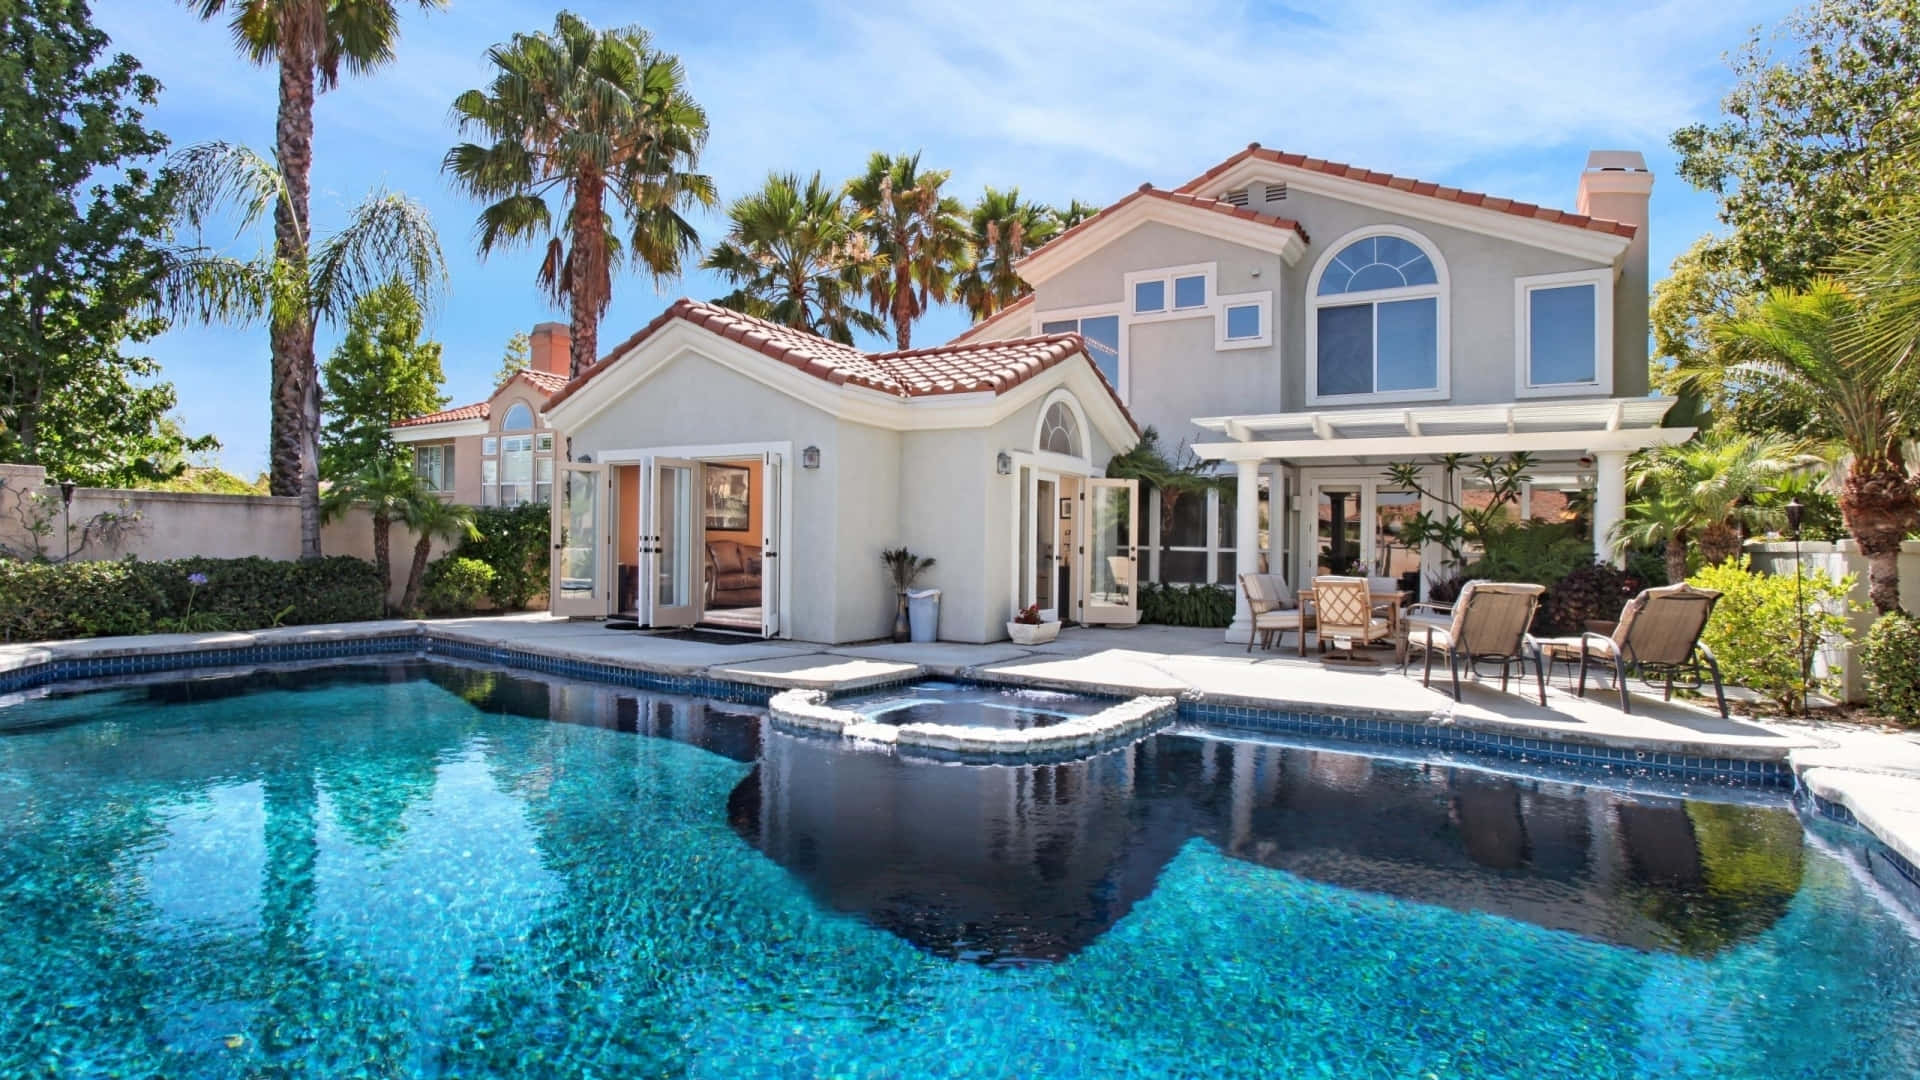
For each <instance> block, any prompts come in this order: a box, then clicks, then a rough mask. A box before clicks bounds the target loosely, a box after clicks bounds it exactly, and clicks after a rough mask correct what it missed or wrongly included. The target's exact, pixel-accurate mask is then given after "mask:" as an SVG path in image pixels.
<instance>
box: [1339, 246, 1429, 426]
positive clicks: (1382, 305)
mask: <svg viewBox="0 0 1920 1080" xmlns="http://www.w3.org/2000/svg"><path fill="white" fill-rule="evenodd" d="M1308 297H1309V300H1308V304H1309V306H1310V307H1311V309H1312V310H1311V311H1310V312H1309V317H1308V319H1307V335H1308V352H1309V354H1310V355H1311V356H1312V366H1311V367H1310V368H1309V369H1308V373H1307V374H1308V396H1309V398H1311V399H1314V400H1321V399H1326V398H1351V397H1355V396H1358V395H1363V394H1364V395H1367V396H1368V397H1369V399H1370V400H1376V401H1377V400H1388V401H1391V400H1410V399H1415V398H1434V397H1444V396H1446V388H1447V271H1446V265H1445V263H1444V262H1442V260H1441V259H1440V254H1439V252H1438V251H1437V250H1435V249H1434V248H1433V246H1432V245H1431V244H1429V243H1428V242H1427V240H1426V238H1425V237H1423V236H1420V235H1419V234H1418V233H1414V232H1412V231H1409V230H1405V229H1376V230H1370V231H1369V233H1367V234H1365V235H1359V236H1357V237H1355V236H1354V235H1352V234H1349V235H1348V236H1346V237H1342V238H1341V240H1340V241H1339V242H1338V243H1336V244H1335V245H1334V246H1333V248H1332V250H1331V252H1330V253H1329V254H1327V255H1323V256H1321V258H1320V262H1319V263H1318V264H1317V265H1315V267H1314V269H1313V276H1312V277H1311V279H1309V282H1308Z"/></svg>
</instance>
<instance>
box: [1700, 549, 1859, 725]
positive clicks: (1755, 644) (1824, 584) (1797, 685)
mask: <svg viewBox="0 0 1920 1080" xmlns="http://www.w3.org/2000/svg"><path fill="white" fill-rule="evenodd" d="M1802 572H1803V573H1804V571H1802ZM1688 580H1689V582H1690V583H1691V584H1693V585H1695V586H1698V587H1699V588H1702V589H1717V590H1719V591H1720V593H1721V597H1720V602H1719V604H1717V605H1716V606H1715V607H1714V609H1713V619H1712V621H1710V622H1709V623H1707V632H1706V633H1705V634H1704V635H1702V640H1704V641H1705V642H1706V643H1707V647H1708V648H1710V649H1712V650H1713V655H1714V657H1715V659H1717V660H1719V661H1720V673H1721V675H1722V676H1723V677H1724V678H1725V679H1726V681H1727V682H1730V683H1737V684H1739V685H1741V686H1744V687H1746V688H1747V689H1749V690H1751V691H1753V692H1754V693H1756V694H1759V695H1760V696H1761V697H1763V698H1765V699H1766V700H1767V701H1768V702H1769V703H1771V704H1772V705H1774V706H1776V707H1777V708H1779V709H1782V710H1784V711H1787V712H1794V711H1798V709H1799V708H1800V706H1801V699H1800V691H1801V658H1802V657H1803V656H1812V655H1817V654H1818V652H1819V650H1821V649H1822V648H1825V647H1827V646H1830V645H1837V644H1840V643H1842V642H1844V641H1845V640H1846V639H1847V636H1848V630H1847V616H1846V610H1847V593H1848V592H1850V591H1851V590H1852V589H1853V578H1852V577H1851V576H1847V577H1843V578H1841V579H1840V580H1838V581H1836V580H1834V579H1833V578H1831V577H1829V576H1827V575H1826V574H1818V573H1808V574H1805V577H1804V578H1803V579H1802V584H1801V587H1800V589H1801V595H1803V596H1804V597H1805V601H1806V609H1805V612H1804V618H1805V620H1806V621H1805V624H1804V625H1805V626H1806V642H1805V645H1804V650H1805V651H1804V652H1803V651H1802V648H1803V646H1802V644H1801V640H1800V632H1799V629H1800V626H1801V625H1802V623H1801V618H1802V613H1801V612H1800V611H1799V610H1797V609H1796V606H1795V605H1796V597H1795V586H1794V579H1793V576H1792V575H1790V574H1785V575H1783V574H1756V573H1754V572H1753V571H1751V570H1749V569H1747V567H1746V564H1745V562H1744V561H1740V562H1736V561H1733V560H1728V561H1727V562H1725V563H1722V564H1721V565H1719V566H1709V567H1706V568H1704V569H1702V570H1701V571H1700V572H1699V573H1697V574H1695V575H1693V577H1692V578H1690V579H1688ZM1820 685H1821V682H1820V681H1814V682H1813V686H1814V687H1815V688H1818V687H1819V686H1820Z"/></svg>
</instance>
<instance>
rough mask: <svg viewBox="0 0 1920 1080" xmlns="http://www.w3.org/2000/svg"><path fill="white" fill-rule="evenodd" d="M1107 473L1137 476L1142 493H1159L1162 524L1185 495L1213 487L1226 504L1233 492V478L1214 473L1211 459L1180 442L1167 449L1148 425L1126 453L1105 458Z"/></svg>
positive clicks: (1116, 477) (1119, 477)
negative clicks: (1177, 446)
mask: <svg viewBox="0 0 1920 1080" xmlns="http://www.w3.org/2000/svg"><path fill="white" fill-rule="evenodd" d="M1107 476H1108V477H1109V478H1111V479H1114V480H1138V481H1140V486H1141V488H1142V493H1143V494H1144V493H1145V492H1146V491H1149V490H1150V491H1158V492H1159V493H1160V518H1161V522H1160V523H1161V526H1162V527H1163V528H1167V529H1171V528H1172V527H1173V518H1174V510H1175V508H1176V507H1177V506H1178V505H1179V503H1180V500H1181V499H1183V498H1186V497H1187V496H1189V495H1200V496H1204V495H1205V494H1206V493H1207V492H1209V491H1217V492H1219V493H1220V495H1221V497H1222V499H1224V500H1225V501H1226V503H1227V504H1228V505H1231V503H1232V497H1233V495H1234V478H1233V477H1232V476H1229V475H1226V474H1224V473H1217V472H1215V471H1214V469H1213V463H1212V462H1207V461H1202V460H1200V458H1199V457H1198V456H1197V455H1195V454H1194V453H1193V452H1192V451H1191V450H1189V449H1187V447H1186V446H1185V445H1184V444H1182V445H1181V446H1180V447H1179V448H1178V449H1176V450H1174V451H1172V452H1168V451H1167V449H1166V448H1165V447H1163V446H1161V445H1160V433H1159V432H1158V431H1156V430H1154V429H1153V428H1151V427H1149V428H1147V429H1146V430H1145V431H1142V432H1141V433H1140V441H1138V442H1136V443H1134V444H1133V447H1132V448H1131V449H1129V450H1128V451H1127V452H1126V453H1123V454H1115V455H1113V456H1112V457H1111V458H1108V459H1107Z"/></svg>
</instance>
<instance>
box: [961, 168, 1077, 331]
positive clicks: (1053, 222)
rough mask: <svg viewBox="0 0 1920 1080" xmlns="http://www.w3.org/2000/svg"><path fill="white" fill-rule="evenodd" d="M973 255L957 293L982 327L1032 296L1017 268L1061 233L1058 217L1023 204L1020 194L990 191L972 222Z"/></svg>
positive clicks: (1015, 190)
mask: <svg viewBox="0 0 1920 1080" xmlns="http://www.w3.org/2000/svg"><path fill="white" fill-rule="evenodd" d="M969 225H970V229H969V240H970V243H971V246H972V249H973V255H972V258H971V260H970V261H969V263H968V264H967V266H966V268H965V269H964V270H962V271H961V272H960V274H959V276H958V278H957V279H956V284H955V292H956V293H957V294H958V299H959V300H960V302H961V303H963V304H965V305H966V306H967V313H968V314H970V315H972V316H973V318H974V320H975V321H976V322H977V321H979V320H981V319H987V318H991V317H992V316H993V315H995V314H997V313H998V312H999V311H1000V309H1001V308H1004V307H1006V306H1007V305H1008V304H1011V303H1013V302H1014V301H1015V300H1018V299H1020V298H1021V297H1022V296H1025V295H1027V294H1028V293H1029V292H1032V291H1033V289H1032V288H1031V287H1030V286H1029V285H1028V284H1027V283H1026V282H1025V281H1023V280H1021V278H1020V275H1019V273H1018V271H1016V270H1015V268H1014V267H1015V264H1017V263H1018V262H1019V261H1020V260H1021V259H1023V258H1025V257H1026V256H1027V254H1028V253H1029V252H1032V251H1033V250H1034V249H1035V248H1038V247H1039V246H1040V245H1042V244H1044V243H1046V242H1047V241H1048V240H1051V239H1053V237H1054V235H1055V234H1057V233H1058V232H1059V231H1060V222H1059V219H1058V217H1056V216H1055V213H1054V211H1053V210H1052V209H1051V208H1049V207H1047V206H1044V205H1042V204H1040V203H1036V202H1031V201H1025V200H1022V199H1021V198H1020V189H1019V188H1017V187H1015V188H1008V189H1007V190H1005V191H998V190H995V189H994V188H991V187H990V188H987V189H986V191H984V192H982V193H981V195H980V199H979V201H978V202H975V203H974V204H973V211H972V213H971V215H970V216H969Z"/></svg>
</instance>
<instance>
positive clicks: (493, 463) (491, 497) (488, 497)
mask: <svg viewBox="0 0 1920 1080" xmlns="http://www.w3.org/2000/svg"><path fill="white" fill-rule="evenodd" d="M480 505H481V506H499V505H500V462H499V460H498V459H497V458H484V459H482V460H481V462H480Z"/></svg>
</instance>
